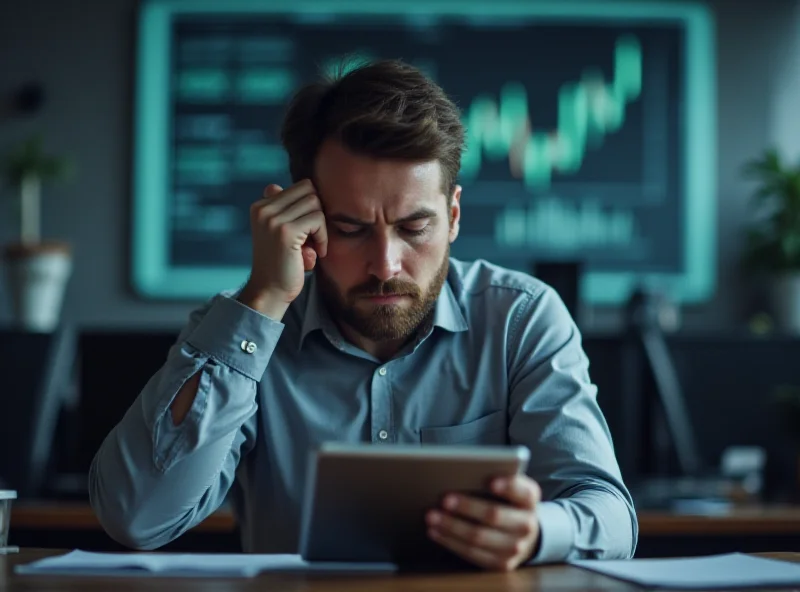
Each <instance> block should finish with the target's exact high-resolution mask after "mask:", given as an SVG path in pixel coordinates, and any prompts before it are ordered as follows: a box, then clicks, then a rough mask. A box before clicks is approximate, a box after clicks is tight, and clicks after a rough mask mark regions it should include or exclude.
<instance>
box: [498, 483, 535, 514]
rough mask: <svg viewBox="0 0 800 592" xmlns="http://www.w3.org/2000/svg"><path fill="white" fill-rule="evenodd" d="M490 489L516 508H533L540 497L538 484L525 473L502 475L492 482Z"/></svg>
mask: <svg viewBox="0 0 800 592" xmlns="http://www.w3.org/2000/svg"><path fill="white" fill-rule="evenodd" d="M492 491H493V492H494V493H495V494H496V495H498V496H500V497H502V498H504V499H507V500H508V501H510V502H511V503H512V504H514V505H515V506H517V507H518V508H524V509H527V510H533V509H534V508H536V504H538V503H539V502H540V501H541V499H542V489H541V487H539V484H538V483H536V481H534V480H533V479H531V478H530V477H528V476H527V475H514V476H513V477H502V478H499V479H495V480H494V481H493V482H492Z"/></svg>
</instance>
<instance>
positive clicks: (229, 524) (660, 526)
mask: <svg viewBox="0 0 800 592" xmlns="http://www.w3.org/2000/svg"><path fill="white" fill-rule="evenodd" d="M11 527H12V528H29V529H64V530H68V529H75V530H96V529H99V528H100V524H99V523H98V521H97V518H96V517H95V516H94V514H93V513H92V510H91V508H90V507H89V506H88V505H86V504H76V503H53V502H41V503H39V502H21V501H20V502H16V503H15V504H14V505H13V506H12V508H11ZM233 528H234V519H233V516H232V514H231V513H230V512H229V511H227V510H220V511H218V512H215V513H214V514H212V515H211V516H209V517H208V518H207V519H206V520H205V521H203V522H202V523H201V524H198V525H197V526H196V527H195V529H194V530H196V531H199V532H231V531H232V530H233ZM639 532H640V534H641V535H643V536H670V535H682V536H685V535H729V534H736V535H781V534H789V535H800V507H793V506H774V507H753V508H738V509H736V510H733V511H731V512H729V513H726V514H722V515H719V516H698V515H692V514H670V513H668V512H647V511H643V512H639Z"/></svg>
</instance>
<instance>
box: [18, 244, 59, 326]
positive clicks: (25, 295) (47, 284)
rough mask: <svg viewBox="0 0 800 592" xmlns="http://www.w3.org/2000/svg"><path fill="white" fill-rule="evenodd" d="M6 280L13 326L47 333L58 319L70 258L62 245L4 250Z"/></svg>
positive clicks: (34, 245) (29, 246)
mask: <svg viewBox="0 0 800 592" xmlns="http://www.w3.org/2000/svg"><path fill="white" fill-rule="evenodd" d="M5 262H6V278H7V280H8V289H9V293H10V296H11V308H12V314H13V318H14V322H15V324H16V325H17V327H18V328H20V329H23V330H26V331H36V332H50V331H53V330H55V329H56V328H57V327H58V325H59V322H60V319H61V306H62V303H63V300H64V292H65V289H66V286H67V282H68V280H69V278H70V276H71V275H72V254H71V251H70V248H69V245H66V244H64V243H54V242H48V243H35V244H33V245H12V246H10V247H8V248H6V252H5Z"/></svg>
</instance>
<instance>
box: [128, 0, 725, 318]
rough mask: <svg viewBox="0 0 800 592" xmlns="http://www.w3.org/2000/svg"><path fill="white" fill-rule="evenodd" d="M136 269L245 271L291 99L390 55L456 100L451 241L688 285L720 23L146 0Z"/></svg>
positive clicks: (707, 188) (606, 300) (709, 164)
mask: <svg viewBox="0 0 800 592" xmlns="http://www.w3.org/2000/svg"><path fill="white" fill-rule="evenodd" d="M139 27H140V28H139V39H138V71H137V81H136V148H135V167H134V195H133V225H134V227H133V234H132V236H133V248H132V254H133V261H132V279H133V284H134V287H135V288H136V290H137V291H138V292H139V293H140V294H142V295H144V296H147V297H154V298H184V299H202V298H207V297H210V296H211V295H213V294H214V293H215V292H217V291H219V290H223V289H227V288H235V287H236V286H238V285H239V284H240V283H241V282H243V281H244V280H245V279H246V278H247V272H248V270H249V262H250V248H251V247H250V231H249V222H248V208H249V206H250V204H251V203H252V202H253V201H254V200H255V199H258V198H259V197H260V195H261V192H262V190H263V187H264V186H265V185H267V184H268V183H279V184H281V185H284V186H286V185H289V184H291V181H290V179H289V176H288V170H287V161H286V155H285V154H284V152H283V150H282V148H281V146H280V144H279V141H278V132H279V128H280V123H281V118H282V116H283V114H284V112H285V106H286V102H287V101H288V99H289V97H290V96H291V94H292V92H293V91H294V90H295V89H296V88H297V87H298V86H299V85H301V84H303V83H305V82H308V81H310V80H312V79H314V78H315V77H316V76H317V74H318V73H319V72H320V70H325V69H327V68H331V67H334V66H335V65H336V64H338V63H340V59H341V57H342V56H344V55H349V56H358V57H359V58H360V59H363V60H365V61H368V60H371V59H374V58H401V59H404V60H406V61H408V62H411V63H413V64H415V65H417V66H418V67H420V68H421V69H423V70H424V71H425V72H426V73H427V74H429V75H430V76H431V77H433V78H434V79H435V80H436V81H437V82H438V83H439V84H440V85H441V86H442V87H443V88H444V89H445V91H446V92H447V93H448V94H449V95H450V96H451V97H452V98H453V99H454V100H455V101H456V102H457V103H458V105H459V106H460V108H461V110H462V114H463V120H464V123H465V125H466V128H467V140H468V147H467V151H466V153H465V154H464V158H463V161H462V167H461V171H460V174H459V183H460V184H461V185H462V187H463V194H462V206H463V208H462V224H461V233H460V235H459V238H458V240H457V241H456V243H455V244H454V245H453V249H452V254H453V256H455V257H459V258H462V259H467V260H470V259H476V258H484V259H488V260H490V261H492V262H495V263H498V264H500V265H505V266H508V267H511V268H515V269H520V270H523V271H531V270H532V268H533V265H534V264H535V263H537V262H557V261H565V262H580V263H581V264H582V269H583V270H584V275H583V277H582V278H581V294H582V298H583V299H584V300H585V301H587V302H590V303H595V304H611V305H613V304H619V303H621V302H623V301H624V300H625V299H626V298H627V297H628V295H629V294H630V292H631V290H632V289H633V287H635V286H636V284H637V283H640V282H644V283H648V284H651V285H653V286H655V287H658V288H662V289H664V290H666V291H667V293H669V294H670V295H672V296H673V297H674V298H676V299H678V300H679V301H682V302H698V301H702V300H704V299H707V298H708V297H710V296H711V294H712V293H713V289H714V279H715V275H716V270H715V260H716V257H715V249H714V246H715V244H716V234H715V219H716V210H715V180H714V173H715V170H716V164H715V154H714V145H715V113H714V104H715V96H714V70H715V67H714V63H713V53H714V42H713V26H712V21H711V18H710V16H709V14H707V12H706V9H704V8H703V7H702V6H696V5H692V4H684V3H672V2H663V3H650V2H648V3H644V2H642V3H636V2H619V3H617V2H597V1H588V2H570V1H568V0H563V1H558V2H546V1H540V2H511V1H494V2H483V1H480V2H479V1H474V2H472V1H469V0H465V1H462V2H450V1H446V0H439V1H435V2H426V1H424V0H408V1H406V2H389V1H382V2H366V1H359V2H346V1H345V2H341V1H336V2H325V1H308V0H305V1H304V0H292V1H288V0H272V1H270V2H260V1H252V2H249V1H237V0H232V1H222V0H217V1H211V0H209V1H204V0H172V1H168V0H150V1H149V2H148V1H145V2H143V5H142V8H141V13H140V23H139Z"/></svg>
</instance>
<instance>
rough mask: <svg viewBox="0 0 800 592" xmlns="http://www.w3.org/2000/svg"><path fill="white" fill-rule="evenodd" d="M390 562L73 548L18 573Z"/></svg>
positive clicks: (383, 566)
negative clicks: (331, 560) (320, 560)
mask: <svg viewBox="0 0 800 592" xmlns="http://www.w3.org/2000/svg"><path fill="white" fill-rule="evenodd" d="M395 570H396V566H394V565H391V564H388V563H339V562H331V563H326V562H319V563H318V562H313V563H310V562H308V561H305V560H304V559H302V558H301V557H300V556H299V555H256V554H246V553H244V554H195V553H188V554H178V553H87V552H86V551H72V552H70V553H67V554H65V555H59V556H56V557H47V558H45V559H40V560H38V561H34V562H32V563H28V564H27V565H18V566H17V567H16V569H15V571H16V573H18V574H31V575H32V574H36V575H47V574H52V575H56V574H57V575H80V576H87V575H88V576H91V575H99V576H126V577H130V576H137V575H138V576H157V577H167V576H180V577H226V578H231V577H244V578H250V577H253V576H255V575H257V574H259V573H261V572H270V571H271V572H287V571H291V572H312V571H313V572H319V571H323V572H365V571H368V572H391V571H395Z"/></svg>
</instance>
